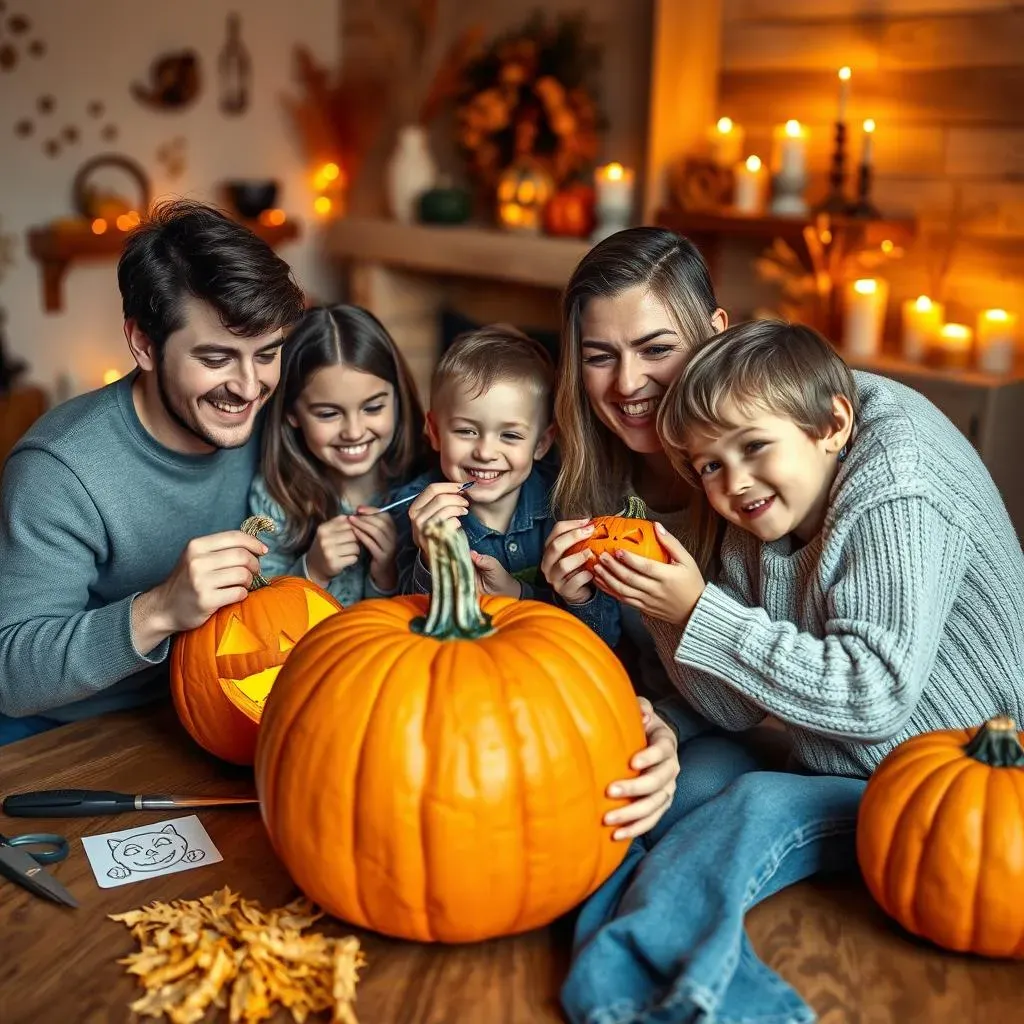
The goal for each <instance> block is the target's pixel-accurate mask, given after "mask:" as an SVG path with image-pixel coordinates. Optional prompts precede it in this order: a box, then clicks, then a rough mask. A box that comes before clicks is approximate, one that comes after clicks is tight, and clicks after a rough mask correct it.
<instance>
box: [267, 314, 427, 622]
mask: <svg viewBox="0 0 1024 1024" xmlns="http://www.w3.org/2000/svg"><path fill="white" fill-rule="evenodd" d="M428 451H429V450H428V447H427V444H426V439H425V437H424V433H423V410H422V408H421V407H420V403H419V400H418V398H417V397H416V390H415V385H414V384H413V381H412V378H411V376H410V373H409V369H408V367H407V366H406V363H405V360H404V359H403V357H402V354H401V352H399V351H398V349H397V348H396V346H395V343H394V342H393V341H392V340H391V337H390V336H389V335H388V333H387V331H386V330H385V329H384V327H383V325H382V324H381V323H380V322H379V321H378V320H377V319H376V318H375V317H374V316H373V315H372V314H370V313H368V312H367V311H366V310H365V309H360V308H359V307H358V306H345V305H338V306H331V307H329V308H327V307H322V308H318V309H311V310H309V311H308V312H307V313H306V314H305V316H304V317H303V318H302V320H301V321H300V322H299V324H298V325H297V326H296V328H295V330H294V331H293V332H292V334H291V336H290V337H289V339H288V341H287V343H286V344H285V346H284V355H283V358H282V366H281V383H280V385H279V387H278V389H277V391H276V392H275V394H274V398H273V400H272V402H271V406H270V411H269V414H268V420H267V423H266V427H265V431H264V435H263V462H262V467H261V473H260V474H258V475H257V476H256V478H255V480H254V481H253V484H252V490H251V492H250V496H249V504H250V510H251V512H252V514H253V515H266V516H269V517H270V518H271V519H273V520H274V521H275V522H276V523H277V524H278V532H277V533H274V534H271V535H270V536H265V537H264V539H265V540H266V543H267V545H268V547H269V548H270V550H269V551H268V553H267V554H266V555H264V556H263V558H262V559H261V562H260V564H261V567H262V571H263V574H264V575H266V576H280V575H285V574H288V575H297V576H306V577H308V578H309V579H311V580H312V581H313V582H314V583H316V584H318V585H319V586H321V587H323V588H325V589H326V590H328V591H329V592H330V593H331V594H332V595H333V596H334V597H336V598H337V599H338V601H339V602H341V604H343V605H346V606H347V605H351V604H354V603H355V602H357V601H360V600H362V599H363V598H364V597H386V596H389V595H391V594H394V593H396V592H397V589H398V576H397V568H396V557H395V556H396V552H397V550H398V549H399V547H400V545H401V543H402V540H401V538H407V537H408V533H409V526H408V514H407V509H406V508H404V507H403V508H400V509H396V510H395V511H394V512H393V513H392V514H391V515H389V514H388V513H380V514H374V513H375V510H376V508H377V507H379V506H381V505H384V504H387V501H388V497H389V495H390V494H391V492H392V491H394V490H397V489H398V488H399V487H401V486H402V485H404V484H406V483H408V481H409V480H410V479H412V478H413V477H414V476H416V475H417V474H418V473H420V472H422V471H423V470H424V469H425V468H426V461H427V458H428Z"/></svg>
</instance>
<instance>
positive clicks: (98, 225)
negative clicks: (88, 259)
mask: <svg viewBox="0 0 1024 1024" xmlns="http://www.w3.org/2000/svg"><path fill="white" fill-rule="evenodd" d="M106 230H107V222H106V221H105V220H104V219H103V218H102V217H97V218H96V219H95V220H94V221H93V222H92V233H93V234H94V235H102V234H104V233H105V232H106Z"/></svg>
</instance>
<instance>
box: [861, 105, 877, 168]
mask: <svg viewBox="0 0 1024 1024" xmlns="http://www.w3.org/2000/svg"><path fill="white" fill-rule="evenodd" d="M874 134H875V122H874V119H873V118H870V117H869V118H867V120H866V121H865V122H864V144H863V147H862V148H861V151H860V162H861V163H862V164H863V165H864V166H865V167H867V166H868V165H869V164H870V163H871V148H872V147H871V143H872V139H873V138H874Z"/></svg>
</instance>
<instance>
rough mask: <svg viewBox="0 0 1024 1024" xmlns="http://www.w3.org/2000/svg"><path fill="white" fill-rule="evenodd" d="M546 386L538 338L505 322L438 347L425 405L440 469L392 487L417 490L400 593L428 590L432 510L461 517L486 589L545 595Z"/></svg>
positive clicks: (549, 371)
mask: <svg viewBox="0 0 1024 1024" xmlns="http://www.w3.org/2000/svg"><path fill="white" fill-rule="evenodd" d="M553 387H554V366H553V365H552V362H551V359H550V357H549V356H548V354H547V352H546V351H545V350H544V348H543V347H542V346H541V345H540V344H539V343H538V342H536V341H533V340H532V339H531V338H528V337H527V336H526V335H525V334H522V333H520V332H519V331H517V330H516V329H515V328H514V327H509V326H507V325H505V324H495V325H492V326H490V327H484V328H481V329H480V330H477V331H471V332H469V333H468V334H464V335H461V336H460V337H459V338H458V339H456V341H455V343H454V344H453V345H452V346H451V347H450V348H449V349H448V351H447V352H446V353H445V354H444V356H442V358H441V360H440V361H439V362H438V364H437V367H436V369H435V370H434V376H433V379H432V381H431V388H430V412H429V413H428V414H427V433H428V435H429V437H430V442H431V444H432V445H433V446H434V449H435V451H437V452H438V454H439V456H440V462H441V472H440V473H439V474H437V473H435V474H433V475H428V476H426V477H421V478H420V479H418V480H415V481H413V482H412V483H411V484H409V485H408V487H407V488H405V489H404V491H403V492H402V493H399V494H398V495H397V496H396V497H399V498H400V497H405V496H408V495H409V494H413V493H416V492H419V491H422V493H421V494H420V495H419V497H418V498H417V499H416V500H415V501H414V502H413V503H412V505H410V507H409V522H410V525H411V528H412V541H413V545H414V546H412V547H408V548H407V550H406V551H404V552H399V585H400V587H401V589H402V590H403V591H404V592H405V593H427V592H429V591H430V586H431V580H430V570H429V567H428V565H427V562H426V545H425V542H424V541H423V535H422V531H423V527H424V526H425V525H426V523H427V522H428V521H429V520H430V519H433V518H435V517H438V516H440V517H444V518H456V519H459V520H460V521H461V523H462V528H463V529H464V530H465V531H466V536H467V538H468V540H469V545H470V548H471V550H472V552H473V561H474V563H475V565H476V570H477V579H478V581H479V583H480V587H481V589H482V590H483V591H484V592H485V593H489V594H506V595H508V596H510V597H527V598H547V597H548V596H549V593H550V591H549V589H548V587H547V584H546V583H545V581H544V579H543V577H541V576H540V574H539V572H538V566H539V565H540V560H541V554H542V552H543V548H544V541H545V539H546V538H547V535H548V533H550V531H551V528H552V526H553V525H554V519H553V517H552V515H551V508H550V504H549V501H548V494H549V491H550V489H551V485H552V483H553V473H551V472H550V471H548V470H547V469H546V468H545V467H543V466H541V465H540V460H541V459H543V458H544V456H545V455H546V454H547V452H548V451H549V449H550V448H551V444H552V442H553V440H554V432H555V428H554V424H553V423H552V419H551V396H552V391H553ZM467 484H468V485H471V486H470V487H468V488H467V489H465V490H463V489H462V488H464V487H465V486H466V485H467Z"/></svg>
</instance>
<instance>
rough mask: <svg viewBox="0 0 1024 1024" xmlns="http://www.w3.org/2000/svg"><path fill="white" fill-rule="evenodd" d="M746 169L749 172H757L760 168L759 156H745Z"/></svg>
mask: <svg viewBox="0 0 1024 1024" xmlns="http://www.w3.org/2000/svg"><path fill="white" fill-rule="evenodd" d="M747 170H748V171H750V173H751V174H757V172H758V171H759V170H761V158H760V157H759V156H748V157H747Z"/></svg>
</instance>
